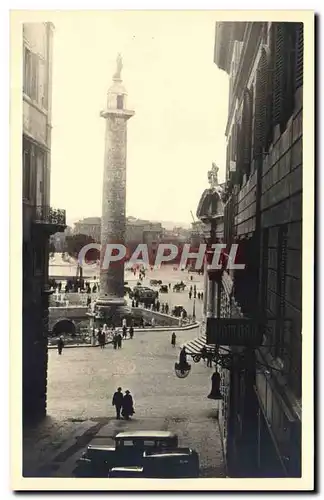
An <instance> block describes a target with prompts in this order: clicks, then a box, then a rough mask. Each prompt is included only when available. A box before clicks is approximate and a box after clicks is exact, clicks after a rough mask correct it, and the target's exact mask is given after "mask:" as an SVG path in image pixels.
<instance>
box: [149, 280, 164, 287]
mask: <svg viewBox="0 0 324 500" xmlns="http://www.w3.org/2000/svg"><path fill="white" fill-rule="evenodd" d="M150 285H151V286H159V285H162V281H161V280H150Z"/></svg>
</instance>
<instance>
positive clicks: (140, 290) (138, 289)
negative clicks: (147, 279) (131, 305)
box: [133, 286, 158, 304]
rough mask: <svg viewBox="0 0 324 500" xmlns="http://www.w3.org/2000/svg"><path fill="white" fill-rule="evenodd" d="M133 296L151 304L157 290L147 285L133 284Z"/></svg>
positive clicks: (156, 295)
mask: <svg viewBox="0 0 324 500" xmlns="http://www.w3.org/2000/svg"><path fill="white" fill-rule="evenodd" d="M133 297H134V299H135V300H138V301H139V302H146V303H149V304H152V303H153V302H154V301H155V299H157V297H158V292H157V291H155V290H152V288H149V287H147V286H135V287H134V288H133Z"/></svg>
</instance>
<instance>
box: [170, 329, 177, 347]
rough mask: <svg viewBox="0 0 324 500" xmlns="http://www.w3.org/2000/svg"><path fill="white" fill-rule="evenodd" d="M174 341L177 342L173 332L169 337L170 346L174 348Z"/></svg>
mask: <svg viewBox="0 0 324 500" xmlns="http://www.w3.org/2000/svg"><path fill="white" fill-rule="evenodd" d="M176 340H177V336H176V334H175V332H173V333H172V335H171V345H172V347H175V345H176Z"/></svg>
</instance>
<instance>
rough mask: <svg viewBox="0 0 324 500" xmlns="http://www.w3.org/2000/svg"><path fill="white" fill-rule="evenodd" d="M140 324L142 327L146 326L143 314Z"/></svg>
mask: <svg viewBox="0 0 324 500" xmlns="http://www.w3.org/2000/svg"><path fill="white" fill-rule="evenodd" d="M140 326H141V328H144V319H143V317H142V316H141V319H140Z"/></svg>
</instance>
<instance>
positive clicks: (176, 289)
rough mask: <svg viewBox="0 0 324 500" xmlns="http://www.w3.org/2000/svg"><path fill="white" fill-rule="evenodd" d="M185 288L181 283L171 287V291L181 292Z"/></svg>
mask: <svg viewBox="0 0 324 500" xmlns="http://www.w3.org/2000/svg"><path fill="white" fill-rule="evenodd" d="M185 288H186V285H185V284H184V282H183V281H181V282H180V283H176V284H175V285H174V286H173V291H174V292H183V291H184V289H185Z"/></svg>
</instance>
